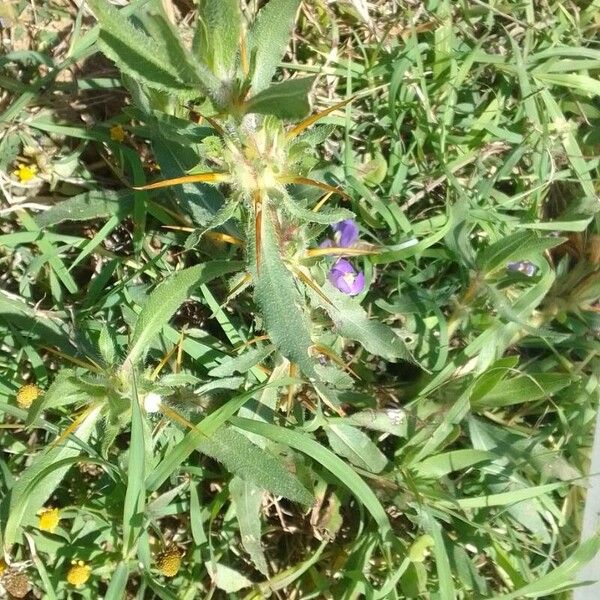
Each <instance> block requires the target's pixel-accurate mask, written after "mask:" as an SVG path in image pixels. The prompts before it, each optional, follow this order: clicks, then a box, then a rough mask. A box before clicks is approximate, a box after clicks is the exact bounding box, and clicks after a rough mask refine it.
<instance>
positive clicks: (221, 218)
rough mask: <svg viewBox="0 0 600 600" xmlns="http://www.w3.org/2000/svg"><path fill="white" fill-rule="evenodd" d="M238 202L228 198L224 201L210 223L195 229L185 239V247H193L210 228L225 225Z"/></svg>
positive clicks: (231, 216) (232, 215) (233, 213)
mask: <svg viewBox="0 0 600 600" xmlns="http://www.w3.org/2000/svg"><path fill="white" fill-rule="evenodd" d="M237 207H238V203H237V202H234V201H232V200H230V201H229V202H226V203H225V204H224V205H223V206H222V207H221V208H220V209H219V212H217V214H216V215H215V216H214V217H213V219H211V221H210V223H208V225H207V226H206V227H204V228H202V229H195V230H194V231H193V232H192V233H191V234H190V235H189V236H188V238H187V240H185V247H186V248H193V247H194V246H196V245H197V244H198V243H199V242H200V240H201V239H202V237H203V236H204V234H205V233H207V232H208V231H210V230H211V229H215V228H216V227H221V226H222V225H225V223H227V221H229V220H230V219H232V218H233V217H234V215H235V211H236V210H237Z"/></svg>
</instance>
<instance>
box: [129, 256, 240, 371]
mask: <svg viewBox="0 0 600 600" xmlns="http://www.w3.org/2000/svg"><path fill="white" fill-rule="evenodd" d="M241 267H242V263H240V262H236V261H213V262H208V263H205V264H203V265H196V266H194V267H190V268H188V269H183V270H182V271H179V272H178V273H176V274H175V275H173V276H172V277H170V278H169V279H168V280H167V281H165V282H164V283H162V284H160V285H159V286H158V287H157V288H156V289H155V290H154V291H153V292H152V293H151V294H150V296H149V298H148V301H147V302H146V304H145V305H144V308H142V311H141V312H140V315H139V317H138V319H137V322H136V324H135V328H134V330H133V336H132V338H131V348H130V350H129V355H128V356H127V358H126V360H125V364H126V365H128V364H129V365H134V364H135V363H137V362H138V361H140V360H143V358H144V356H145V355H146V352H147V351H148V345H149V343H150V342H151V340H152V339H153V338H154V337H155V336H156V335H158V334H159V333H160V331H161V329H162V328H163V326H164V325H166V324H167V323H168V321H169V319H170V318H171V317H172V316H173V314H175V311H176V310H177V309H178V308H179V307H180V306H181V304H182V303H183V301H184V300H186V298H188V296H189V295H190V293H191V291H192V289H194V288H195V287H196V286H198V285H200V284H202V283H208V282H209V281H210V280H211V279H214V278H215V277H219V276H221V275H225V274H227V273H231V272H233V271H237V270H238V269H240V268H241Z"/></svg>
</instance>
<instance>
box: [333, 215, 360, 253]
mask: <svg viewBox="0 0 600 600" xmlns="http://www.w3.org/2000/svg"><path fill="white" fill-rule="evenodd" d="M331 228H332V229H333V231H334V234H333V240H334V241H335V243H336V245H337V246H338V247H339V248H350V247H351V246H354V244H356V242H358V225H357V224H356V221H354V220H353V219H346V220H345V221H340V222H339V223H336V224H335V225H332V226H331Z"/></svg>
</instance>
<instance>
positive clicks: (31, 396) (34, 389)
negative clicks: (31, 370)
mask: <svg viewBox="0 0 600 600" xmlns="http://www.w3.org/2000/svg"><path fill="white" fill-rule="evenodd" d="M40 394H41V390H40V388H39V387H38V386H37V385H33V384H32V383H28V384H27V385H24V386H22V387H20V388H19V391H18V392H17V404H18V405H19V406H20V407H21V408H29V407H30V406H31V405H32V404H33V401H34V400H35V399H36V398H37V397H38V396H39V395H40Z"/></svg>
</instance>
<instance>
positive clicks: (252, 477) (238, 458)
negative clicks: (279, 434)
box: [196, 427, 314, 506]
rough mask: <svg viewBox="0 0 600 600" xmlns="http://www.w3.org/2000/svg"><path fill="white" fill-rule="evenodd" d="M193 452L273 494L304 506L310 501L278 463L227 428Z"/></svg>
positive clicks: (310, 495) (275, 459)
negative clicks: (217, 462) (200, 453)
mask: <svg viewBox="0 0 600 600" xmlns="http://www.w3.org/2000/svg"><path fill="white" fill-rule="evenodd" d="M196 449H197V450H198V451H199V452H202V453H203V454H207V455H208V456H210V457H212V458H214V459H215V460H218V461H219V462H221V463H223V465H224V466H225V467H226V468H227V470H228V471H229V472H230V473H233V474H235V475H237V476H238V477H240V478H242V479H243V480H244V481H249V482H251V483H253V484H254V485H256V486H258V487H260V488H262V489H264V490H267V491H269V492H271V493H273V494H277V495H280V496H284V497H285V498H289V499H290V500H293V501H294V502H299V503H300V504H304V505H307V506H309V505H311V504H312V502H313V500H314V498H313V496H312V494H311V493H310V492H309V491H308V490H307V489H306V488H305V487H304V486H303V485H302V484H301V483H300V482H299V481H298V479H297V478H296V477H295V476H294V475H292V474H291V473H290V472H289V471H288V470H287V469H286V468H285V467H284V466H283V464H282V463H281V461H280V460H279V459H277V458H276V457H275V456H274V455H273V454H271V453H270V452H267V451H266V450H263V449H262V448H259V447H258V446H256V445H255V444H253V443H252V442H251V441H250V440H249V439H248V438H247V437H246V436H245V435H243V434H241V433H239V432H238V431H236V430H235V429H233V428H231V427H221V429H219V430H218V431H216V432H215V434H214V435H213V436H211V437H209V438H204V439H203V440H201V441H200V442H199V444H198V446H197V448H196Z"/></svg>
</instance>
